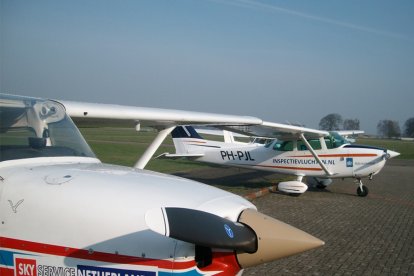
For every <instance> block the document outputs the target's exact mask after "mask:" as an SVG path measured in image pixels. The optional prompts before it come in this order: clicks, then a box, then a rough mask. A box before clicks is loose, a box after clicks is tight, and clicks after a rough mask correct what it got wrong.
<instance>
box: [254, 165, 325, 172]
mask: <svg viewBox="0 0 414 276" xmlns="http://www.w3.org/2000/svg"><path fill="white" fill-rule="evenodd" d="M256 167H264V168H275V169H286V170H300V171H321V170H322V169H321V168H303V167H284V166H266V165H256Z"/></svg>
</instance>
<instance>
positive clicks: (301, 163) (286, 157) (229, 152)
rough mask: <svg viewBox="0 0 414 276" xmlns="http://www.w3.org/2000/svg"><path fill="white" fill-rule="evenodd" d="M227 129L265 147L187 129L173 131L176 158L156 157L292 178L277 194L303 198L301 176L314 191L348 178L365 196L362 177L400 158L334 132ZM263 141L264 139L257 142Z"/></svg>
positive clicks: (260, 127)
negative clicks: (208, 137)
mask: <svg viewBox="0 0 414 276" xmlns="http://www.w3.org/2000/svg"><path fill="white" fill-rule="evenodd" d="M222 128H224V129H226V130H230V131H234V132H237V133H241V134H245V135H250V136H253V137H267V138H273V139H267V140H266V141H267V143H265V144H262V143H258V142H255V140H253V142H251V143H235V142H229V141H231V138H227V142H220V141H212V140H205V139H203V138H202V137H201V136H200V135H199V134H198V132H197V131H196V130H195V129H194V128H193V127H192V126H180V127H177V128H176V129H175V130H174V131H173V132H172V137H173V141H174V146H175V149H176V153H175V154H170V153H164V154H162V155H160V156H159V157H167V158H182V157H185V158H190V159H193V160H195V161H200V162H207V163H213V164H221V165H226V166H236V167H243V168H250V169H255V170H263V171H270V172H275V173H282V174H289V175H294V176H295V177H296V180H293V181H284V182H280V183H279V184H278V190H280V191H282V192H286V193H288V194H291V195H300V194H302V193H304V192H305V191H306V190H307V189H308V186H307V185H306V184H305V183H303V182H302V179H303V177H304V176H307V177H308V179H309V180H311V181H315V182H316V185H317V186H318V187H319V188H325V187H326V186H327V185H329V184H331V183H332V179H333V178H347V177H352V178H354V179H356V182H357V184H358V188H357V194H358V195H359V196H362V197H364V196H366V195H367V194H368V188H367V187H366V186H365V185H363V184H362V180H361V179H362V178H364V177H368V178H369V179H372V177H373V176H374V175H375V174H377V173H379V171H380V170H381V169H382V168H383V166H384V165H385V162H386V160H388V159H389V158H392V157H395V156H397V155H399V153H397V152H395V151H392V150H387V149H381V148H376V147H371V146H364V145H355V144H351V143H349V142H348V141H347V140H346V139H344V138H343V137H342V136H341V135H339V134H338V133H336V132H327V131H321V130H315V129H310V128H304V127H299V126H292V125H284V124H277V123H271V122H263V123H262V124H260V125H253V126H240V127H222ZM261 140H263V138H262V139H261Z"/></svg>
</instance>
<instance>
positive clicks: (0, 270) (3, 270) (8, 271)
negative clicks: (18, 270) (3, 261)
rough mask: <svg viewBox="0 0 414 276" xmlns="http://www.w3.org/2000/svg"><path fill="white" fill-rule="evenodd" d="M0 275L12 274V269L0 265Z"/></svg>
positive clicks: (11, 275) (12, 275)
mask: <svg viewBox="0 0 414 276" xmlns="http://www.w3.org/2000/svg"><path fill="white" fill-rule="evenodd" d="M0 275H1V276H14V269H10V268H5V267H0Z"/></svg>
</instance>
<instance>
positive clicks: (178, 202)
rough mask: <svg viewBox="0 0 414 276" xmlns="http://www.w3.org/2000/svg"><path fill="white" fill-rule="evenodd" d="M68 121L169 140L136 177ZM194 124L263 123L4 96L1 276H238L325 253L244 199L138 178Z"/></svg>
mask: <svg viewBox="0 0 414 276" xmlns="http://www.w3.org/2000/svg"><path fill="white" fill-rule="evenodd" d="M69 115H71V116H72V117H75V118H78V119H82V118H89V119H95V120H109V119H115V120H126V121H130V122H131V123H133V124H132V126H135V127H137V128H138V126H139V124H140V123H145V122H147V123H149V124H153V125H154V126H156V127H158V128H159V129H160V133H159V135H158V136H157V138H156V139H155V140H154V142H153V143H152V144H151V146H150V147H149V148H148V150H147V152H146V154H144V156H143V157H141V158H140V160H139V162H137V165H136V168H129V167H121V166H115V165H109V164H103V163H101V162H100V161H99V160H98V159H97V158H96V156H95V155H94V153H93V152H92V150H91V149H90V148H89V146H88V144H87V143H86V142H85V140H84V139H83V137H82V136H81V134H80V132H79V130H78V129H77V128H76V126H75V125H74V123H73V121H72V120H71V117H70V116H69ZM188 123H196V124H215V125H217V124H218V125H220V124H229V125H233V126H235V125H240V126H241V125H252V124H260V123H261V120H260V119H257V118H251V117H240V116H227V115H217V114H208V113H197V112H185V111H178V110H165V109H151V108H138V107H125V106H117V105H102V104H85V103H76V102H64V104H62V102H59V101H54V100H43V99H37V98H29V97H21V96H14V95H6V94H0V135H1V136H0V221H1V223H0V275H1V276H12V275H13V276H142V275H160V276H164V275H236V274H241V273H242V271H243V268H246V267H250V266H254V265H257V264H261V263H264V262H269V261H272V260H275V259H278V258H282V257H285V256H289V255H292V254H296V253H300V252H303V251H305V250H309V249H312V248H316V247H319V246H321V245H322V244H323V242H322V241H321V240H319V239H317V238H315V237H313V236H311V235H309V234H307V233H305V232H303V231H301V230H299V229H297V228H294V227H292V226H290V225H287V224H284V223H282V222H280V221H278V220H276V219H273V218H271V217H269V216H266V215H264V214H262V213H259V212H258V211H257V210H256V208H255V206H254V205H253V204H251V203H250V202H249V201H247V200H245V199H243V198H241V197H239V196H236V195H234V194H231V193H229V192H225V191H223V190H219V189H216V188H213V187H210V186H208V185H203V184H201V183H198V182H195V181H191V180H187V179H183V178H178V177H174V176H170V175H165V174H160V173H156V172H151V171H147V170H143V169H140V168H143V167H145V165H146V163H147V162H148V160H149V158H150V156H151V154H152V153H153V151H154V150H156V147H157V145H158V143H159V142H160V140H162V138H163V137H164V136H166V135H168V133H169V131H171V130H172V129H174V127H175V126H177V125H180V124H188Z"/></svg>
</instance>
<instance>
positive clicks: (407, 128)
mask: <svg viewBox="0 0 414 276" xmlns="http://www.w3.org/2000/svg"><path fill="white" fill-rule="evenodd" d="M404 136H406V137H413V138H414V117H412V118H410V119H408V120H407V121H405V124H404Z"/></svg>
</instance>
